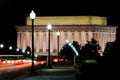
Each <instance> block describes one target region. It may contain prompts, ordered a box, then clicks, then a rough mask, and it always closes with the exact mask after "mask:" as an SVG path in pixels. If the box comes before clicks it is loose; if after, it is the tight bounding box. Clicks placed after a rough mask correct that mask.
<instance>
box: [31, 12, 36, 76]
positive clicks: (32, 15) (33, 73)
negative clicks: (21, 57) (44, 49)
mask: <svg viewBox="0 0 120 80" xmlns="http://www.w3.org/2000/svg"><path fill="white" fill-rule="evenodd" d="M35 17H36V14H35V13H34V11H33V10H32V11H31V13H30V18H31V22H32V66H31V72H30V75H31V74H32V75H35V74H36V72H35V66H34V19H35Z"/></svg>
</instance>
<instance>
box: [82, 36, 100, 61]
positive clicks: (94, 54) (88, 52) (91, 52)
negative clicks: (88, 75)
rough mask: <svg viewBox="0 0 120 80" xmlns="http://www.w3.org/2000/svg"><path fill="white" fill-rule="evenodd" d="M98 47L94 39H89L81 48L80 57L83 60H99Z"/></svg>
mask: <svg viewBox="0 0 120 80" xmlns="http://www.w3.org/2000/svg"><path fill="white" fill-rule="evenodd" d="M100 49H101V48H100V45H99V44H98V41H97V40H95V39H94V38H92V39H91V41H87V43H86V44H85V45H84V46H82V49H81V55H82V56H83V57H85V58H91V59H96V60H97V59H99V58H100V53H99V50H100Z"/></svg>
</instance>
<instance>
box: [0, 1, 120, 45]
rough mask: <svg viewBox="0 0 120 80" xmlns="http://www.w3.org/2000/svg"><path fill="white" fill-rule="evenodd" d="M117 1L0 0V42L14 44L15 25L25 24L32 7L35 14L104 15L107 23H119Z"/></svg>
mask: <svg viewBox="0 0 120 80" xmlns="http://www.w3.org/2000/svg"><path fill="white" fill-rule="evenodd" d="M118 6H119V5H117V2H115V0H114V2H112V1H109V2H103V1H98V0H96V2H93V1H91V0H90V1H89V2H88V1H87V0H78V1H76V0H71V1H70V0H55V1H52V0H14V1H13V0H0V10H1V11H0V18H1V26H0V42H5V43H9V44H16V30H15V26H16V25H25V17H26V16H29V13H30V11H31V10H32V9H33V10H34V11H35V13H36V15H37V16H80V15H92V16H94V15H95V16H105V17H108V25H119V24H120V23H119V18H120V16H119V7H118Z"/></svg>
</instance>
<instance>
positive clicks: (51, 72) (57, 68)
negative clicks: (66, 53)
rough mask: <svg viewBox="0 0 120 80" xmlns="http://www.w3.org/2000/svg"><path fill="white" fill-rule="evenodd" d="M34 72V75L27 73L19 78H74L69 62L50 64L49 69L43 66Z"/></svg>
mask: <svg viewBox="0 0 120 80" xmlns="http://www.w3.org/2000/svg"><path fill="white" fill-rule="evenodd" d="M36 72H37V75H36V76H30V75H28V76H26V77H25V78H23V79H21V80H75V69H74V67H73V65H69V64H64V65H63V64H57V65H52V68H51V69H48V68H44V69H39V70H37V71H36Z"/></svg>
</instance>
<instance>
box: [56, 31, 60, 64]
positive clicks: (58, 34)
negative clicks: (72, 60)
mask: <svg viewBox="0 0 120 80" xmlns="http://www.w3.org/2000/svg"><path fill="white" fill-rule="evenodd" d="M56 35H57V42H58V62H59V36H60V32H59V31H57V33H56Z"/></svg>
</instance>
